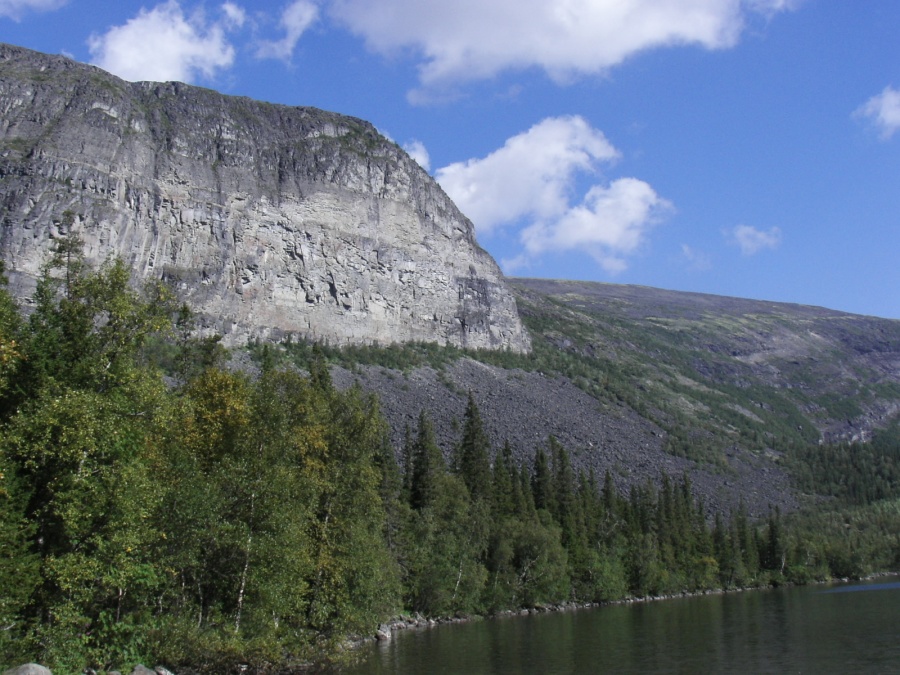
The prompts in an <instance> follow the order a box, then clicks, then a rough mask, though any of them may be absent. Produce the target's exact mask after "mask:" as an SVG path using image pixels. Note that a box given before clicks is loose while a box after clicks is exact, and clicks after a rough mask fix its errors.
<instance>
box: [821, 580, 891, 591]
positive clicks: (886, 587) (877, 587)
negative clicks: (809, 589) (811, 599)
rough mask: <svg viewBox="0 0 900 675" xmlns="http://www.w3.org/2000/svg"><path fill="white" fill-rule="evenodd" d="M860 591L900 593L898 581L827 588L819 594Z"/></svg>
mask: <svg viewBox="0 0 900 675" xmlns="http://www.w3.org/2000/svg"><path fill="white" fill-rule="evenodd" d="M860 591H900V581H892V582H890V583H887V584H878V583H870V584H851V585H849V586H838V587H837V588H829V589H828V590H825V591H821V593H859V592H860Z"/></svg>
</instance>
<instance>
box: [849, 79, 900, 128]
mask: <svg viewBox="0 0 900 675" xmlns="http://www.w3.org/2000/svg"><path fill="white" fill-rule="evenodd" d="M855 115H857V116H858V117H864V118H866V119H868V120H869V121H870V122H871V123H872V124H873V125H874V126H875V128H876V129H878V132H879V135H880V136H881V138H882V139H884V140H887V139H889V138H890V137H891V136H893V135H894V132H895V131H897V129H900V90H897V89H894V88H893V87H885V88H884V91H882V92H881V93H880V94H878V95H877V96H873V97H872V98H870V99H869V100H868V101H866V102H865V103H864V104H862V105H861V106H860V107H859V108H857V109H856V112H855Z"/></svg>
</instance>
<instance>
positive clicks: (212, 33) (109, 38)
mask: <svg viewBox="0 0 900 675" xmlns="http://www.w3.org/2000/svg"><path fill="white" fill-rule="evenodd" d="M222 12H223V18H222V19H221V20H219V21H207V20H206V18H205V17H204V15H203V14H202V13H199V12H198V13H195V14H193V15H192V16H190V17H186V16H185V14H184V12H183V11H182V9H181V5H180V4H179V3H178V1H177V0H168V2H165V3H162V4H159V5H157V6H156V7H154V8H153V9H151V10H146V9H143V8H142V9H141V10H140V12H138V15H137V16H136V17H134V18H133V19H129V20H128V21H127V22H126V23H125V24H123V25H121V26H113V27H112V28H110V29H109V30H108V31H107V32H106V33H104V34H103V35H92V36H91V38H90V39H89V40H88V48H89V49H90V52H91V57H92V62H93V63H94V64H95V65H97V66H100V67H101V68H103V69H104V70H108V71H109V72H111V73H113V74H115V75H118V76H119V77H122V78H124V79H126V80H131V81H137V80H154V81H167V80H179V81H183V82H193V81H195V80H197V79H198V77H200V76H203V77H206V78H211V77H213V76H214V75H215V74H216V72H217V71H218V70H220V69H223V68H228V67H230V66H231V64H232V63H233V62H234V48H233V47H232V46H231V44H230V43H229V42H228V39H227V37H226V32H227V31H228V30H230V29H233V28H235V27H237V26H239V25H241V24H242V23H243V18H244V17H243V10H241V9H240V7H238V6H237V5H235V4H234V3H231V2H228V3H225V4H224V5H223V6H222Z"/></svg>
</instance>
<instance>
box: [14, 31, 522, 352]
mask: <svg viewBox="0 0 900 675" xmlns="http://www.w3.org/2000/svg"><path fill="white" fill-rule="evenodd" d="M70 231H74V232H76V233H77V234H78V235H79V236H80V237H81V238H82V239H83V240H84V243H85V251H86V253H87V257H88V260H89V261H92V262H100V261H102V260H103V259H105V258H106V257H108V256H109V255H113V254H114V255H118V256H120V257H121V258H123V259H124V260H125V261H126V263H127V264H129V265H130V266H131V267H132V269H133V270H134V272H135V273H136V275H137V276H138V277H140V278H162V279H165V280H167V281H170V282H172V283H173V284H174V285H175V286H176V287H177V288H178V289H179V291H180V293H181V294H182V296H183V298H184V300H185V301H187V302H188V303H189V304H190V305H191V306H193V307H194V308H196V310H197V311H198V313H199V316H200V322H201V325H202V327H203V329H204V331H205V332H207V333H213V332H215V333H220V334H222V335H224V336H225V341H226V343H229V344H240V343H242V342H245V341H246V340H247V339H248V338H272V339H278V338H281V337H284V336H286V335H288V334H291V335H294V336H299V337H303V338H308V339H315V340H322V341H327V342H330V343H333V344H347V343H392V342H403V341H410V340H422V341H434V342H438V343H442V344H452V345H457V346H464V347H471V348H509V349H511V350H513V351H527V350H528V348H529V343H528V336H527V334H526V333H525V331H524V330H523V328H522V324H521V323H520V321H519V317H518V314H517V311H516V305H515V301H514V299H513V297H512V294H511V293H510V291H509V289H508V287H507V286H506V284H505V282H504V279H503V276H502V274H501V272H500V270H499V268H498V267H497V265H496V263H495V262H494V261H493V259H492V258H491V257H490V256H489V255H488V254H487V253H486V252H485V251H484V250H482V249H481V248H480V247H479V246H478V244H477V242H476V241H475V236H474V230H473V227H472V223H471V222H470V221H469V220H467V219H466V218H465V217H464V216H463V215H462V214H461V213H460V212H459V210H458V209H457V208H456V207H455V206H454V204H453V203H452V202H451V201H450V199H449V198H448V197H447V196H446V194H444V192H443V191H442V190H441V189H440V187H439V186H438V185H437V183H435V181H434V180H432V179H431V177H430V176H428V174H427V173H426V172H425V171H424V170H423V169H421V168H420V167H419V166H418V165H417V164H416V163H415V162H414V161H413V160H412V159H411V158H410V157H409V156H408V155H407V154H406V153H405V152H403V150H402V149H400V148H399V147H398V146H397V145H396V144H395V143H393V142H391V141H389V140H388V139H386V138H385V137H384V136H382V135H381V134H379V133H378V132H377V130H376V129H375V128H374V127H373V126H372V125H371V124H368V123H367V122H364V121H362V120H358V119H355V118H352V117H345V116H342V115H337V114H334V113H330V112H324V111H321V110H317V109H313V108H297V107H287V106H280V105H271V104H267V103H261V102H257V101H252V100H250V99H246V98H238V97H229V96H224V95H221V94H218V93H216V92H213V91H210V90H206V89H201V88H198V87H192V86H188V85H184V84H180V83H174V82H170V83H166V84H160V83H151V82H139V83H129V82H125V81H123V80H120V79H118V78H116V77H114V76H112V75H110V74H108V73H106V72H104V71H102V70H100V69H98V68H95V67H92V66H88V65H84V64H80V63H76V62H74V61H72V60H70V59H68V58H65V57H62V56H48V55H45V54H40V53H37V52H33V51H29V50H27V49H22V48H19V47H14V46H10V45H0V258H2V259H3V260H4V261H6V263H7V270H8V273H9V276H10V281H11V289H12V291H13V292H14V294H15V295H16V296H17V297H19V298H22V299H24V298H27V297H29V296H30V294H31V291H32V290H33V288H34V282H35V279H36V277H37V276H38V275H39V273H40V269H41V265H42V263H43V261H44V260H45V259H46V256H47V253H48V251H49V250H50V248H51V244H52V241H53V239H54V238H56V237H58V236H60V235H63V234H67V233H69V232H70Z"/></svg>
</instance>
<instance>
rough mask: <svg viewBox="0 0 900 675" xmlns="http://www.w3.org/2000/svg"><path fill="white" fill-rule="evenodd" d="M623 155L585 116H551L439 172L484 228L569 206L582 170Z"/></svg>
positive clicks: (442, 181) (459, 202)
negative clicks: (495, 147)
mask: <svg viewBox="0 0 900 675" xmlns="http://www.w3.org/2000/svg"><path fill="white" fill-rule="evenodd" d="M618 156H619V153H618V151H617V150H616V149H615V148H614V147H613V146H612V145H611V144H610V143H609V141H607V140H606V137H605V136H604V135H603V133H602V132H600V131H598V130H596V129H593V128H591V126H590V125H589V124H588V123H587V122H586V121H585V120H584V119H583V118H581V117H577V116H575V117H551V118H547V119H545V120H543V121H542V122H539V123H538V124H535V125H534V126H533V127H531V129H529V130H528V131H526V132H524V133H521V134H519V135H517V136H514V137H512V138H510V139H509V140H508V141H506V143H505V145H504V146H503V147H502V148H500V149H499V150H495V151H494V152H492V153H491V154H489V155H488V156H487V157H484V158H483V159H470V160H468V161H466V162H457V163H455V164H451V165H449V166H445V167H443V168H442V169H438V170H437V172H436V174H435V175H436V178H437V180H438V182H439V183H440V184H441V186H442V187H443V188H444V190H446V191H447V194H449V195H450V197H451V198H452V199H453V201H455V202H456V205H457V206H459V208H460V209H461V210H462V212H463V213H465V214H466V215H467V216H468V217H469V218H471V219H472V222H474V223H475V227H476V228H477V230H478V232H479V233H480V234H488V233H490V232H491V231H492V230H494V229H495V228H497V227H499V226H501V225H503V224H505V223H510V222H512V221H515V220H517V219H518V218H521V217H523V216H526V215H533V216H535V217H537V218H554V217H558V216H560V215H561V214H562V213H564V212H565V211H566V210H567V209H568V205H569V193H570V191H571V189H572V183H573V179H574V176H575V173H576V172H577V171H590V170H592V169H593V168H594V166H595V165H596V163H597V162H599V161H610V160H613V159H615V158H617V157H618Z"/></svg>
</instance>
